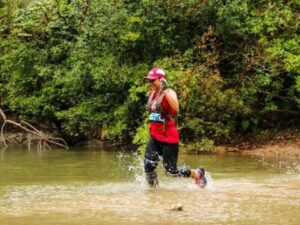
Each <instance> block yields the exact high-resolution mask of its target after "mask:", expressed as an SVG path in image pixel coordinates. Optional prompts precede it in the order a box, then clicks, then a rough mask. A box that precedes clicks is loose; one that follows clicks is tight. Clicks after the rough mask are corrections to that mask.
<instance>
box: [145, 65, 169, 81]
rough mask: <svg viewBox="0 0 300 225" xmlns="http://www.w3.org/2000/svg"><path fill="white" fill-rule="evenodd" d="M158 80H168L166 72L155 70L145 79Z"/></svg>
mask: <svg viewBox="0 0 300 225" xmlns="http://www.w3.org/2000/svg"><path fill="white" fill-rule="evenodd" d="M157 78H166V74H165V72H164V71H163V70H162V69H160V68H153V69H151V70H150V71H149V73H148V75H147V77H145V79H148V80H155V79H157Z"/></svg>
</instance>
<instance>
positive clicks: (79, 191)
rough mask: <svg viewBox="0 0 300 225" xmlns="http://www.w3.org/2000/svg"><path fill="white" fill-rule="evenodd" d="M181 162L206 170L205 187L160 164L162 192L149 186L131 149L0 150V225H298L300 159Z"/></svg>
mask: <svg viewBox="0 0 300 225" xmlns="http://www.w3.org/2000/svg"><path fill="white" fill-rule="evenodd" d="M178 164H179V165H183V164H186V165H190V166H191V167H193V168H194V167H197V166H199V165H202V166H204V167H205V168H206V169H207V171H208V177H209V179H208V180H209V184H208V186H207V188H205V189H199V188H198V187H197V186H196V185H195V184H194V183H193V180H192V179H188V178H171V177H167V176H166V175H165V174H164V172H163V169H162V166H161V165H160V167H159V168H158V171H159V181H160V187H159V188H155V189H150V188H148V186H147V184H146V183H145V177H144V174H143V169H142V158H141V157H139V156H138V155H137V154H135V153H133V152H124V151H118V150H112V149H98V148H87V147H80V148H79V147H78V148H73V149H71V150H69V151H65V150H47V151H34V150H31V151H28V150H26V149H25V148H24V147H21V146H12V147H9V148H8V149H6V150H1V151H0V224H1V225H20V224H22V225H23V224H24V225H40V224H51V225H52V224H53V225H54V224H55V225H56V224H65V225H71V224H72V225H77V224H83V225H92V224H115V225H122V224H124V225H129V224H142V225H144V224H147V225H148V224H157V225H158V224H159V225H167V224H168V225H179V224H187V225H189V224H191V225H192V224H193V225H194V224H195V225H196V224H204V225H205V224H243V225H247V224H249V225H250V224H255V225H260V224H295V225H296V224H300V162H299V161H295V160H291V161H280V160H268V161H266V160H263V159H255V158H251V157H245V156H238V155H225V156H224V155H223V156H220V155H202V156H201V155H199V156H198V155H197V156H195V155H181V156H180V157H179V163H178ZM176 204H181V205H182V206H183V210H182V211H173V210H171V209H172V207H173V206H174V205H176Z"/></svg>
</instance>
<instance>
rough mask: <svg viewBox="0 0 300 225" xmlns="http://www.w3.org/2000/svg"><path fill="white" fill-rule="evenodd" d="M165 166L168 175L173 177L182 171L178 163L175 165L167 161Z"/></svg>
mask: <svg viewBox="0 0 300 225" xmlns="http://www.w3.org/2000/svg"><path fill="white" fill-rule="evenodd" d="M164 168H165V172H166V174H167V175H170V176H172V177H177V176H180V173H179V171H178V169H177V167H176V165H175V166H173V165H170V164H167V163H165V164H164Z"/></svg>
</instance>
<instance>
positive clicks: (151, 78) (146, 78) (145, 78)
mask: <svg viewBox="0 0 300 225" xmlns="http://www.w3.org/2000/svg"><path fill="white" fill-rule="evenodd" d="M157 78H158V77H148V76H147V77H144V78H143V79H144V80H155V79H157Z"/></svg>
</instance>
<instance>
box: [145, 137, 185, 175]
mask: <svg viewBox="0 0 300 225" xmlns="http://www.w3.org/2000/svg"><path fill="white" fill-rule="evenodd" d="M159 155H160V156H162V157H163V165H164V168H165V171H166V173H167V174H169V175H171V176H180V175H181V174H180V173H179V171H178V169H177V159H178V144H171V143H164V142H160V141H157V140H154V139H153V138H151V137H150V138H149V140H148V143H147V147H146V153H145V160H144V167H145V172H146V173H151V172H154V171H155V169H156V167H157V164H158V161H159Z"/></svg>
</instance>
